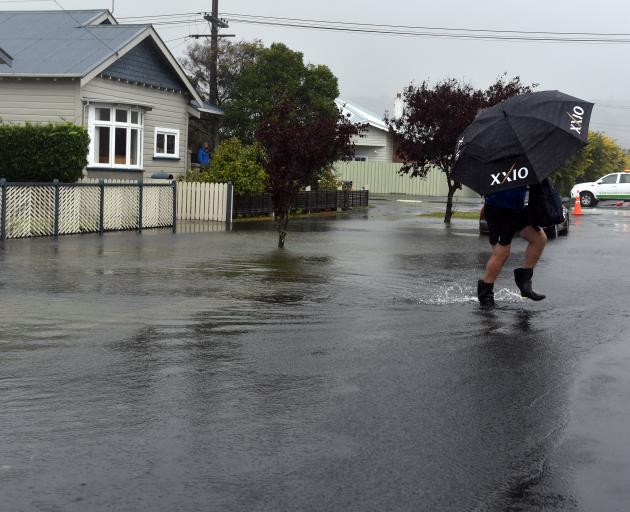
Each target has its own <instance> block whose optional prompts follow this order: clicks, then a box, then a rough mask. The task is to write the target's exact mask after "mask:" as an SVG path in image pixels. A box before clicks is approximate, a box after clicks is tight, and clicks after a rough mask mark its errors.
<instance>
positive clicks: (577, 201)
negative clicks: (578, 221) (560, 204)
mask: <svg viewBox="0 0 630 512" xmlns="http://www.w3.org/2000/svg"><path fill="white" fill-rule="evenodd" d="M573 215H584V214H583V213H582V205H581V204H580V193H579V192H578V193H577V195H576V196H575V203H574V205H573Z"/></svg>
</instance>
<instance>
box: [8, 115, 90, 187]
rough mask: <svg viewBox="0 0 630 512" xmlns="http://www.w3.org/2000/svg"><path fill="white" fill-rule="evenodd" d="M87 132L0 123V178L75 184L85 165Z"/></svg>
mask: <svg viewBox="0 0 630 512" xmlns="http://www.w3.org/2000/svg"><path fill="white" fill-rule="evenodd" d="M89 143H90V138H89V136H88V133H87V130H85V128H81V127H80V126H76V125H74V124H71V123H61V124H52V123H51V124H26V125H11V124H0V178H6V180H7V181H45V182H50V181H53V180H54V179H58V180H59V181H62V182H75V181H77V180H78V179H79V178H81V176H82V174H83V169H84V168H85V166H86V165H87V154H88V145H89Z"/></svg>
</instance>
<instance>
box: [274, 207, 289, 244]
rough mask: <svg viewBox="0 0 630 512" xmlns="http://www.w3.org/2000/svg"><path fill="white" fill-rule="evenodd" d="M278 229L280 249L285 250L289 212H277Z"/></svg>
mask: <svg viewBox="0 0 630 512" xmlns="http://www.w3.org/2000/svg"><path fill="white" fill-rule="evenodd" d="M275 216H276V228H277V230H278V248H279V249H284V239H285V238H286V236H287V225H288V224H289V211H288V210H282V211H277V212H275Z"/></svg>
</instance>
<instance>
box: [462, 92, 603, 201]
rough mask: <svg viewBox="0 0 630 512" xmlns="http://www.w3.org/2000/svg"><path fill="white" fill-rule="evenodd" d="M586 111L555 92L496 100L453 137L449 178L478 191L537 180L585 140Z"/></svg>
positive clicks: (588, 115)
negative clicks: (454, 148) (452, 158)
mask: <svg viewBox="0 0 630 512" xmlns="http://www.w3.org/2000/svg"><path fill="white" fill-rule="evenodd" d="M592 110H593V104H592V103H589V102H587V101H583V100H580V99H578V98H574V97H572V96H568V95H566V94H563V93H561V92H559V91H540V92H534V93H529V94H522V95H519V96H514V97H512V98H510V99H508V100H505V101H503V102H501V103H498V104H497V105H494V106H493V107H490V108H489V109H487V110H484V111H483V112H481V113H480V114H479V115H478V116H477V117H476V118H475V120H474V121H473V122H472V123H471V124H470V126H468V128H466V130H465V131H464V133H463V134H462V136H461V137H460V138H459V140H458V144H457V149H456V155H455V163H454V165H453V171H452V176H453V179H455V180H457V181H458V182H460V183H463V184H464V185H466V186H468V187H470V188H472V189H473V190H474V191H476V192H478V193H479V194H481V195H485V194H489V193H491V192H498V191H500V190H506V189H509V188H515V187H520V186H522V185H531V184H533V183H540V182H541V181H542V180H543V179H545V178H546V177H547V176H549V175H550V174H551V173H553V172H554V171H555V170H556V169H558V168H559V167H560V166H561V165H562V164H563V163H564V162H565V161H566V160H567V158H569V157H570V156H571V155H573V154H574V153H576V152H577V151H578V150H579V149H581V148H582V147H583V146H585V145H586V144H587V141H588V126H589V122H590V120H591V111H592Z"/></svg>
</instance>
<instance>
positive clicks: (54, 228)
mask: <svg viewBox="0 0 630 512" xmlns="http://www.w3.org/2000/svg"><path fill="white" fill-rule="evenodd" d="M53 185H54V186H55V223H54V227H53V233H54V236H59V180H58V179H57V178H55V179H54V180H53Z"/></svg>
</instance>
